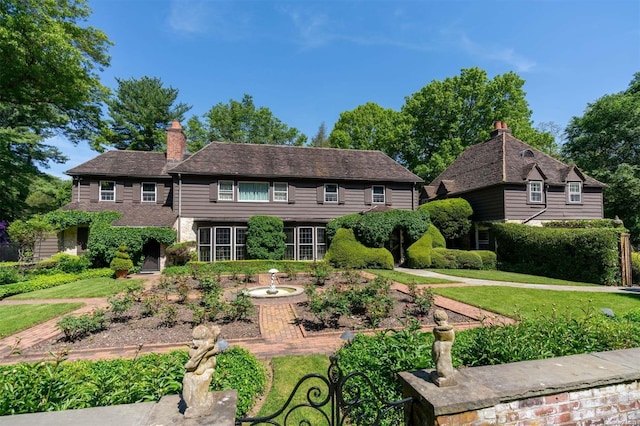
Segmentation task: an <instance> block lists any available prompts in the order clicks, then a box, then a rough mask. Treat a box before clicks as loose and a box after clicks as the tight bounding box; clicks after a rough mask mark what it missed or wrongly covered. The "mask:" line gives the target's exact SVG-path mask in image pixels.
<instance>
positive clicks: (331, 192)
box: [324, 183, 338, 203]
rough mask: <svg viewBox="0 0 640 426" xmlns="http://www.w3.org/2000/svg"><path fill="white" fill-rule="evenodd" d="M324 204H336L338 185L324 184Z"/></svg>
mask: <svg viewBox="0 0 640 426" xmlns="http://www.w3.org/2000/svg"><path fill="white" fill-rule="evenodd" d="M324 202H325V203H337V202H338V185H337V184H335V183H325V184H324Z"/></svg>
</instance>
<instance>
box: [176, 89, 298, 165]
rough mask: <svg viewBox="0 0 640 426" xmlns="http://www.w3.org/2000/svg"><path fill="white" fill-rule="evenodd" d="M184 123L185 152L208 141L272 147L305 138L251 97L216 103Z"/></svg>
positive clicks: (200, 146)
mask: <svg viewBox="0 0 640 426" xmlns="http://www.w3.org/2000/svg"><path fill="white" fill-rule="evenodd" d="M202 118H203V120H204V121H202V120H200V118H198V117H192V118H191V119H190V120H189V122H188V123H187V129H186V134H187V139H188V140H189V150H190V151H192V152H193V151H197V150H198V149H200V148H202V147H203V146H205V145H206V144H208V143H209V142H211V141H220V142H238V143H256V144H273V145H297V146H300V145H303V144H304V143H305V142H306V141H307V137H306V136H305V135H304V134H302V133H300V131H299V130H298V129H296V128H294V127H289V126H287V125H286V124H284V123H283V122H282V121H280V120H279V119H278V118H276V117H275V116H274V115H273V113H272V112H271V110H270V109H269V108H266V107H259V108H257V107H256V106H255V104H254V102H253V98H252V97H251V95H247V94H245V95H244V96H243V97H242V100H241V101H236V100H233V99H231V100H230V101H229V103H228V104H223V103H219V104H217V105H215V106H214V107H212V108H211V109H210V110H209V111H208V112H207V113H206V114H204V115H203V116H202Z"/></svg>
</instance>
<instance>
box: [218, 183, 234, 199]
mask: <svg viewBox="0 0 640 426" xmlns="http://www.w3.org/2000/svg"><path fill="white" fill-rule="evenodd" d="M223 185H226V186H228V185H231V189H228V188H224V189H223V188H222V186H223ZM218 201H233V181H232V180H220V181H218Z"/></svg>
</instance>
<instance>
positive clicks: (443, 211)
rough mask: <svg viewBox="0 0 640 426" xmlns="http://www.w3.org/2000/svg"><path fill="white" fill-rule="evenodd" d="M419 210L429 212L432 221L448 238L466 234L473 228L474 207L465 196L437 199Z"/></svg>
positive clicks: (451, 238)
mask: <svg viewBox="0 0 640 426" xmlns="http://www.w3.org/2000/svg"><path fill="white" fill-rule="evenodd" d="M419 210H425V211H427V212H429V217H431V222H432V223H433V224H434V225H435V226H436V227H437V228H438V229H439V230H440V232H442V235H444V237H445V238H446V239H447V240H453V239H456V238H460V237H462V236H464V235H466V234H467V233H468V232H469V230H470V229H471V220H470V219H469V218H470V217H471V215H472V214H473V209H472V208H471V205H470V204H469V202H468V201H467V200H465V199H463V198H447V199H446V200H436V201H431V202H429V203H426V204H423V205H421V206H420V208H419Z"/></svg>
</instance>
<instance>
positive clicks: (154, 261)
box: [142, 240, 160, 272]
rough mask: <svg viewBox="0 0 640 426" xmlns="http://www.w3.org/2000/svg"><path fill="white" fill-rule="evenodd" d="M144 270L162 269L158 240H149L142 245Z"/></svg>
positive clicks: (154, 270)
mask: <svg viewBox="0 0 640 426" xmlns="http://www.w3.org/2000/svg"><path fill="white" fill-rule="evenodd" d="M142 256H143V257H144V260H143V262H142V272H156V271H159V270H160V243H159V242H157V241H156V240H151V241H147V243H146V244H145V245H144V247H142Z"/></svg>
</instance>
